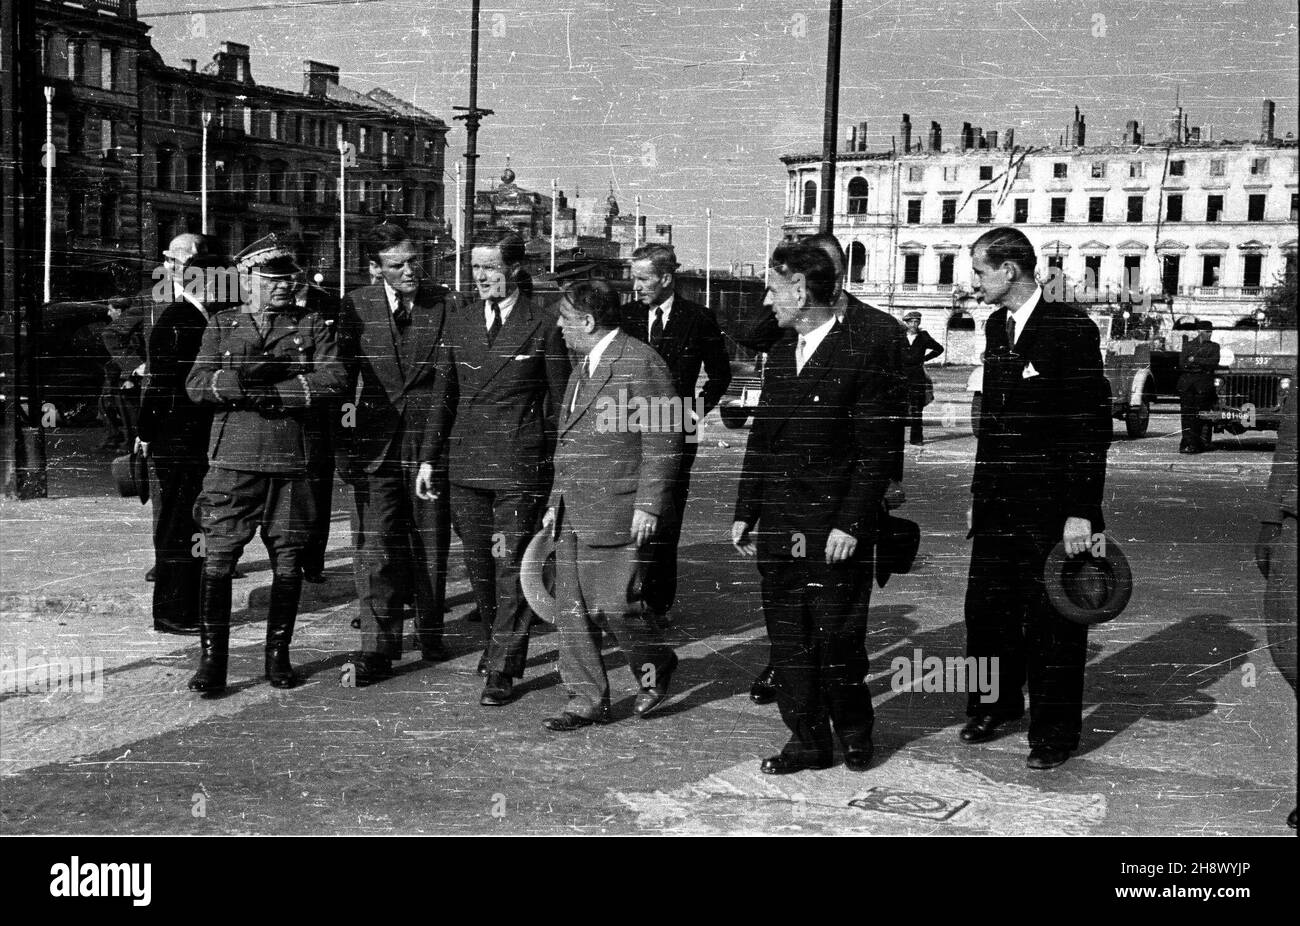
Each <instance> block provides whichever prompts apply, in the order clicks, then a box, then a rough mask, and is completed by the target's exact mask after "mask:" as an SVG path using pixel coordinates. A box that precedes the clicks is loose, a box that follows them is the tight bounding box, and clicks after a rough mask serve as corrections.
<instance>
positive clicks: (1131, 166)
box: [907, 157, 1296, 183]
mask: <svg viewBox="0 0 1300 926" xmlns="http://www.w3.org/2000/svg"><path fill="white" fill-rule="evenodd" d="M1070 163H1071V162H1069V161H1053V162H1051V164H1052V179H1053V180H1068V179H1069V178H1070ZM976 166H977V168H978V170H979V179H980V180H992V179H994V176H995V174H997V175H1000V174H999V173H997V172H999V171H1000V170H1001V165H994V164H979V165H976ZM1079 166H1080V167H1082V165H1079ZM1154 166H1155V165H1154V164H1151V163H1150V162H1147V161H1125V162H1123V163H1122V164H1116V165H1112V162H1110V161H1091V162H1089V163H1088V165H1087V172H1088V173H1087V179H1090V180H1104V179H1106V177H1107V176H1108V175H1109V174H1110V172H1111V170H1112V169H1113V168H1115V169H1118V170H1119V171H1120V176H1122V177H1127V178H1128V179H1130V180H1142V179H1145V178H1146V176H1147V171H1148V169H1149V167H1154ZM1160 166H1161V168H1163V166H1164V165H1163V164H1162V165H1160ZM940 169H941V170H942V171H943V179H944V182H946V183H959V182H960V176H961V172H962V166H961V165H958V164H948V165H943V166H941V167H940ZM965 169H966V170H969V166H968V167H966V168H965ZM1249 169H1250V176H1252V177H1267V176H1268V172H1269V158H1267V157H1253V158H1251V159H1250V164H1249ZM1295 170H1296V161H1295V159H1292V160H1291V172H1292V173H1295ZM1226 171H1227V159H1226V158H1209V159H1208V169H1207V172H1206V173H1207V175H1208V176H1210V177H1223V176H1226ZM925 172H926V168H925V166H924V165H922V164H911V165H908V168H907V179H908V182H909V183H920V182H922V181H924V180H925ZM1031 176H1032V162H1031V161H1029V160H1028V159H1025V160H1022V161H1021V162H1020V163H1019V164H1018V165H1017V166H1016V179H1017V180H1028V179H1030V178H1031ZM1168 176H1170V177H1185V176H1187V160H1186V159H1185V158H1176V159H1171V160H1170V161H1169V169H1168Z"/></svg>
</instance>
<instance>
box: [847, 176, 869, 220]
mask: <svg viewBox="0 0 1300 926" xmlns="http://www.w3.org/2000/svg"><path fill="white" fill-rule="evenodd" d="M868 191H869V187H868V186H867V178H866V177H854V178H853V179H852V180H850V181H849V215H866V214H867V193H868Z"/></svg>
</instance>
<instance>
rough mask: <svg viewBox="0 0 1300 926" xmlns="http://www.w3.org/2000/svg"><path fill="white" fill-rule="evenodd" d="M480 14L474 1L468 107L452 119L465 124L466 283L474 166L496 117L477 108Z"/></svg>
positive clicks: (463, 219)
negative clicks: (484, 126)
mask: <svg viewBox="0 0 1300 926" xmlns="http://www.w3.org/2000/svg"><path fill="white" fill-rule="evenodd" d="M478 12H479V0H474V2H473V5H472V8H471V10H470V16H471V20H470V29H469V105H468V106H453V107H452V109H458V110H461V111H462V112H463V113H464V115H460V116H452V118H453V119H463V120H464V121H465V205H464V209H465V211H464V213H463V214H462V215H461V220H460V228H461V235H460V237H461V255H462V256H461V261H462V262H463V263H464V264H465V266H464V267H463V268H462V271H463V274H464V278H465V279H466V280H470V279H472V278H473V277H472V275H471V273H470V268H469V261H470V260H471V258H472V252H473V247H474V241H473V237H474V202H475V200H476V199H477V197H476V196H475V195H474V179H475V178H474V165H475V162H476V161H477V160H478V124H479V122H480V121H482V119H483V117H484V116H491V115H492V114H493V113H492V110H490V109H479V108H478Z"/></svg>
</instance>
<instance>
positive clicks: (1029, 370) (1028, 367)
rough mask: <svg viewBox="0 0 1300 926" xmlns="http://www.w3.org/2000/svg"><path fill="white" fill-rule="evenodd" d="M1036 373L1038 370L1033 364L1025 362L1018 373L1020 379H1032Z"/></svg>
mask: <svg viewBox="0 0 1300 926" xmlns="http://www.w3.org/2000/svg"><path fill="white" fill-rule="evenodd" d="M1037 375H1038V371H1037V370H1035V369H1034V365H1033V364H1032V363H1026V364H1025V369H1024V372H1022V373H1021V374H1020V376H1021V378H1022V379H1032V378H1033V377H1035V376H1037Z"/></svg>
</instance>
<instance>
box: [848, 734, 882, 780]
mask: <svg viewBox="0 0 1300 926" xmlns="http://www.w3.org/2000/svg"><path fill="white" fill-rule="evenodd" d="M875 754H876V747H875V744H873V743H872V742H871V740H867V741H866V743H865V744H864V745H861V746H854V747H853V748H852V749H846V750H844V767H845V768H847V769H848V770H849V771H850V772H865V771H866V770H867V769H869V768H871V760H872V758H873V757H874V756H875Z"/></svg>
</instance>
